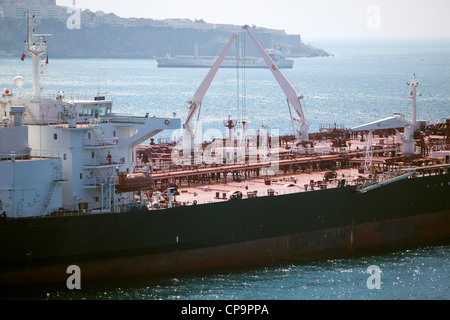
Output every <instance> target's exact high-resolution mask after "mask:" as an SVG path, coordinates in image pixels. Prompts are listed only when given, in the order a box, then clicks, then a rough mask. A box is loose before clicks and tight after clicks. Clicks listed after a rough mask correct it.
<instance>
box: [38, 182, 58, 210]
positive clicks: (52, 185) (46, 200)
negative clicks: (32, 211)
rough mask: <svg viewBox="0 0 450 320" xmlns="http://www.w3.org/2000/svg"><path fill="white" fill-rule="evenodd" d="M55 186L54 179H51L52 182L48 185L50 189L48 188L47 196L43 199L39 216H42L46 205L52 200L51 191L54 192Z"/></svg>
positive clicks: (46, 207)
mask: <svg viewBox="0 0 450 320" xmlns="http://www.w3.org/2000/svg"><path fill="white" fill-rule="evenodd" d="M55 188H56V181H53V182H52V184H51V185H50V189H49V190H48V193H47V198H46V199H45V201H44V204H43V206H42V209H41V216H43V215H45V214H46V213H47V209H48V205H49V204H50V201H51V200H52V197H53V193H54V192H55Z"/></svg>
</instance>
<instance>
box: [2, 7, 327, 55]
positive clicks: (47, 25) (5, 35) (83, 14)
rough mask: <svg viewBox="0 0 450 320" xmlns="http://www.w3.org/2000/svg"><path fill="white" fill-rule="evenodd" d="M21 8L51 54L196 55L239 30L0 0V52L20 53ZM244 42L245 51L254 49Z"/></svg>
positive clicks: (279, 41) (271, 37) (269, 40)
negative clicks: (32, 20)
mask: <svg viewBox="0 0 450 320" xmlns="http://www.w3.org/2000/svg"><path fill="white" fill-rule="evenodd" d="M27 10H28V11H29V12H31V13H32V14H33V15H34V16H35V18H36V19H37V20H38V26H37V28H38V30H39V32H43V33H46V34H51V35H52V36H51V37H48V39H47V42H48V45H49V48H51V55H52V56H53V57H59V58H127V59H131V58H136V59H151V58H153V57H154V56H165V55H167V54H172V55H193V54H194V47H196V48H198V53H199V54H200V55H207V56H214V55H217V54H218V53H219V52H220V51H221V49H222V47H223V46H224V45H225V43H226V42H227V41H228V39H229V38H230V36H231V34H232V33H239V32H241V26H236V25H231V24H218V23H209V22H205V21H204V20H194V21H192V20H189V19H165V20H154V19H144V18H122V17H119V16H117V15H115V14H114V13H104V12H102V11H97V12H92V11H90V10H88V9H87V10H81V9H79V8H76V7H63V6H58V5H56V0H20V2H18V1H17V0H0V26H1V28H0V29H1V30H2V32H1V33H0V55H7V56H15V55H19V56H20V55H21V54H22V51H21V49H22V47H23V41H24V40H25V39H26V20H25V18H24V13H25V12H26V11H27ZM252 31H253V32H254V33H255V35H256V36H257V37H258V40H259V41H260V42H261V44H262V45H263V46H264V47H265V48H272V47H277V48H279V49H280V50H281V51H282V52H283V53H284V54H285V55H286V56H290V57H317V56H330V54H329V53H328V52H326V51H324V50H322V49H319V48H314V47H311V46H309V45H306V44H304V43H303V42H302V41H301V36H300V35H289V34H287V33H286V32H285V31H284V30H276V29H268V28H264V27H257V26H252ZM248 40H249V39H246V41H248ZM248 43H249V45H248V46H247V45H246V52H245V53H246V54H247V55H249V56H250V55H257V54H258V53H257V51H256V49H255V48H253V46H252V45H251V44H250V42H248ZM232 50H236V49H233V48H232V49H231V50H230V52H233V51H232Z"/></svg>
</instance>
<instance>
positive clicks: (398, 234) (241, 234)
mask: <svg viewBox="0 0 450 320" xmlns="http://www.w3.org/2000/svg"><path fill="white" fill-rule="evenodd" d="M447 172H448V171H447ZM0 243H1V247H0V284H1V285H15V284H25V283H39V282H65V281H66V279H67V277H68V274H67V267H68V266H70V265H77V266H79V267H80V269H81V277H82V279H83V280H90V279H112V278H124V277H134V276H136V277H138V276H139V277H140V276H161V275H169V274H176V273H182V272H195V271H202V270H214V269H225V268H235V267H243V266H256V265H264V264H271V263H279V262H286V261H310V260H315V259H322V258H325V259H329V258H337V257H349V256H354V255H363V254H375V253H377V252H381V251H385V250H395V249H397V248H407V247H415V246H420V245H434V244H438V245H447V244H449V243H450V174H448V173H446V174H445V173H444V172H441V174H438V175H432V176H423V177H416V178H411V179H405V180H400V181H397V182H394V183H391V184H389V185H385V186H382V187H380V188H377V189H374V190H371V191H368V192H366V193H360V192H358V191H357V189H356V187H354V186H346V187H340V188H335V189H327V190H317V191H309V192H301V193H295V194H289V195H279V196H272V197H259V198H251V199H241V200H233V201H227V202H219V203H211V204H205V205H198V206H186V207H177V208H172V209H165V210H157V211H146V212H130V213H121V214H102V215H88V216H74V217H54V218H36V219H16V220H1V221H0Z"/></svg>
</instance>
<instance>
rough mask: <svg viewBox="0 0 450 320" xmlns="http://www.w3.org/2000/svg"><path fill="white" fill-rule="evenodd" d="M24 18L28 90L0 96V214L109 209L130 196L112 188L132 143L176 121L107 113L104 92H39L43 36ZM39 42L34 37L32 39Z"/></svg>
mask: <svg viewBox="0 0 450 320" xmlns="http://www.w3.org/2000/svg"><path fill="white" fill-rule="evenodd" d="M30 19H32V17H31V16H29V17H28V39H27V41H26V52H27V53H28V54H29V55H30V56H31V58H32V68H33V94H32V96H31V97H29V98H24V97H22V93H21V86H22V85H23V82H24V80H23V78H21V77H17V78H16V80H15V85H16V86H17V87H18V92H19V94H18V95H17V96H16V95H15V94H13V93H9V92H8V93H3V94H2V96H0V115H1V116H2V122H1V124H0V159H1V160H0V177H1V179H0V214H3V215H6V216H7V217H11V218H14V217H36V216H44V215H48V214H51V213H54V212H57V211H65V212H67V211H74V210H75V211H79V210H84V211H88V212H94V213H102V212H117V211H119V210H120V208H121V207H122V206H126V205H127V204H129V203H133V202H134V197H132V193H121V194H116V192H115V190H116V185H117V183H118V174H119V173H120V172H126V173H132V171H133V168H134V167H135V161H136V158H135V148H136V146H137V145H139V144H141V143H143V142H144V141H146V140H148V139H150V138H151V137H153V136H154V135H156V134H158V133H160V132H161V131H163V130H173V129H178V128H179V127H180V120H179V119H167V118H156V117H152V118H146V117H144V116H142V117H138V116H130V115H122V114H116V113H113V110H112V101H110V100H108V99H107V97H106V96H105V95H97V96H95V97H93V99H91V100H71V99H68V98H66V97H65V95H64V93H62V92H57V93H55V94H54V98H52V99H49V98H42V97H41V90H42V89H41V87H40V77H41V74H42V72H43V70H42V67H41V66H40V65H39V59H40V57H41V56H43V55H45V54H46V53H47V47H46V42H45V35H37V34H35V26H34V24H33V23H30ZM37 40H39V43H38V42H37Z"/></svg>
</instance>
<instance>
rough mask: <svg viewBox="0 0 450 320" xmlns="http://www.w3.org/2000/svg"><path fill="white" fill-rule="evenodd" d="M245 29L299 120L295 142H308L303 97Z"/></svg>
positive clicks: (246, 27)
mask: <svg viewBox="0 0 450 320" xmlns="http://www.w3.org/2000/svg"><path fill="white" fill-rule="evenodd" d="M242 28H243V29H245V30H246V31H247V32H248V34H249V35H250V38H251V39H252V40H253V43H254V44H255V46H256V48H257V49H258V51H259V53H260V55H261V56H262V57H263V59H264V61H265V62H266V64H267V65H268V66H269V69H270V71H272V73H273V75H274V77H275V79H276V80H277V82H278V84H279V85H280V87H281V89H282V90H283V91H284V93H285V95H286V97H287V101H288V103H290V105H292V107H293V108H294V110H295V111H296V112H297V114H298V116H299V119H298V120H297V121H298V123H299V129H298V130H297V131H296V132H295V137H296V140H297V142H301V141H308V140H309V134H308V131H309V125H308V123H307V122H306V118H305V116H304V114H303V109H302V106H301V101H302V100H303V96H299V95H297V92H296V91H295V89H294V88H293V87H292V85H291V84H290V83H289V81H288V80H287V79H286V77H285V76H284V75H283V73H282V72H281V70H280V69H279V68H278V66H277V65H276V63H275V62H273V60H272V58H271V57H270V56H269V55H268V54H267V52H266V50H264V48H263V47H262V46H261V44H260V43H259V42H258V40H257V39H256V37H255V36H254V35H253V33H252V32H251V31H250V28H249V26H248V25H245V26H243V27H242Z"/></svg>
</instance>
